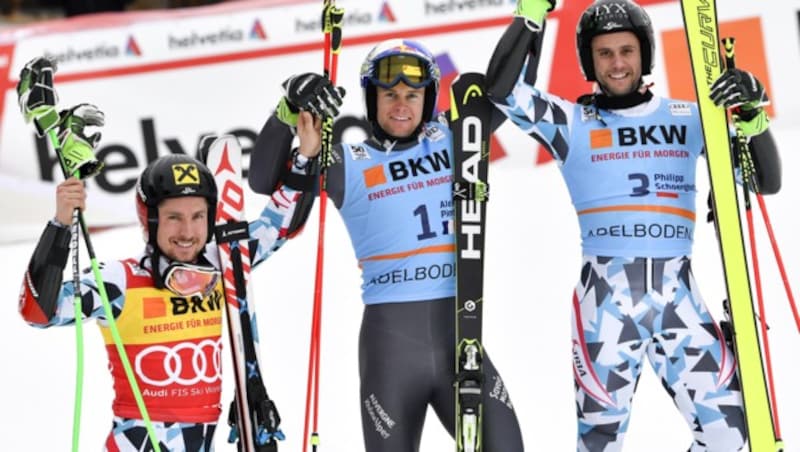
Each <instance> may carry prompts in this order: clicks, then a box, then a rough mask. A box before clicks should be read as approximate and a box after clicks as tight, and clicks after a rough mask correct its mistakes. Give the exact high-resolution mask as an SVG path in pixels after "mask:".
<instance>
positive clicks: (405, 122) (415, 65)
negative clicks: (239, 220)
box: [249, 39, 523, 452]
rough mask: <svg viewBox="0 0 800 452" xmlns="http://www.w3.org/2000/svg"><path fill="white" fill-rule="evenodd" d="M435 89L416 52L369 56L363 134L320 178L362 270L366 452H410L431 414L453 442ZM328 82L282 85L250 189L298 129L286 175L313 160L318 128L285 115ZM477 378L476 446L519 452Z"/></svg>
mask: <svg viewBox="0 0 800 452" xmlns="http://www.w3.org/2000/svg"><path fill="white" fill-rule="evenodd" d="M439 81H440V69H439V66H438V65H437V63H436V60H435V58H434V56H433V55H432V54H431V53H430V52H429V51H428V50H427V49H426V48H424V47H423V46H422V45H421V44H419V43H417V42H414V41H410V40H400V39H396V40H389V41H385V42H383V43H380V44H379V45H377V46H376V47H374V48H373V49H372V51H371V52H370V53H369V54H368V56H367V57H366V59H365V60H364V63H363V65H362V67H361V87H362V89H363V95H364V103H365V107H366V117H367V119H368V121H369V124H370V126H371V129H372V134H371V136H370V137H369V138H368V139H366V140H365V141H362V142H359V143H347V144H345V143H342V144H339V145H336V146H334V149H333V163H332V165H331V166H329V168H328V170H327V193H328V196H329V198H330V199H331V200H332V201H333V203H334V205H335V206H336V208H337V209H338V210H339V213H340V214H341V216H342V219H343V220H344V223H345V225H346V227H347V231H348V233H349V235H350V240H351V242H352V245H353V248H354V250H355V254H356V257H357V259H358V262H359V265H360V267H361V269H362V285H361V287H362V299H363V302H364V304H365V308H364V315H363V321H362V324H361V336H360V341H359V361H360V363H359V370H360V379H361V388H360V395H361V401H360V406H361V419H362V430H363V435H364V444H365V448H366V450H367V451H369V452H377V451H381V452H416V451H418V450H419V446H420V440H421V436H422V430H423V425H424V423H425V414H426V411H427V409H428V406H429V405H430V406H431V407H432V408H433V409H434V411H435V412H436V414H437V416H438V417H439V420H440V421H441V422H442V424H443V425H444V426H445V428H446V429H447V430H448V432H449V433H450V434H451V435H453V434H454V428H455V395H454V390H453V381H454V380H453V379H454V375H453V363H454V361H455V343H454V337H455V335H454V329H455V315H454V313H455V307H454V300H455V255H454V252H455V241H454V236H453V234H452V231H451V223H452V220H453V208H452V201H451V199H452V194H451V190H452V189H451V184H452V178H453V169H452V168H453V167H452V165H453V162H452V159H453V154H452V145H451V132H450V129H449V128H448V125H447V123H446V122H445V121H444V120H443V119H440V120H436V119H435V116H434V107H435V105H436V98H437V95H438V90H439ZM329 84H330V82H329V81H328V80H327V79H325V78H323V77H321V76H319V75H316V74H301V75H298V76H295V77H292V78H290V79H289V80H287V81H286V82H285V83H284V90H285V93H286V95H285V96H284V98H283V99H282V100H281V102H280V103H279V105H278V109H277V110H276V113H275V114H274V115H273V116H272V117H270V118H269V120H268V121H267V124H266V125H265V127H264V129H263V130H262V132H261V135H260V136H259V138H258V140H257V142H256V145H255V147H254V149H253V154H252V156H251V166H250V167H251V168H253V169H255V168H257V169H258V170H252V171H251V172H250V175H249V181H250V186H251V188H253V190H254V191H256V192H258V193H270V192H271V191H272V190H273V189H274V188H273V187H274V186H275V179H274V178H271V177H270V176H269V174H268V171H264V169H265V168H270V167H271V166H275V165H274V164H273V162H275V161H278V162H280V161H283V160H284V159H285V158H286V156H288V155H290V149H291V141H292V138H293V133H292V130H294V129H295V128H296V132H297V136H298V137H299V138H300V140H299V141H300V145H299V146H300V147H299V149H300V150H301V151H302V152H301V153H299V154H298V153H297V151H291V156H292V158H291V159H290V160H291V161H292V162H294V163H293V165H305V164H306V159H304V158H302V157H301V156H302V155H303V154H304V155H309V154H310V152H311V151H314V152H319V149H320V125H319V119H318V118H317V119H315V118H313V116H312V115H311V113H310V112H307V111H299V110H298V109H296V108H294V107H293V105H297V104H298V102H301V101H302V99H304V98H305V97H307V96H313V95H315V94H314V93H319V94H320V95H322V96H330V95H332V94H333V93H336V90H334V89H333V88H332V87H330V86H329ZM440 118H443V116H441V117H440ZM496 119H497V121H496V124H495V127H496V126H498V125H499V124H500V123H501V122H502V120H503V119H504V118H503V116H502V114H500V113H499V112H497V114H496ZM280 136H283V137H284V140H283V141H282V142H281V141H279V140H276V137H280ZM484 369H485V382H484V384H485V387H486V388H487V390H486V391H484V402H483V403H484V405H483V406H484V410H485V416H484V417H485V424H484V437H483V444H484V445H485V448H486V450H488V451H514V452H517V451H522V450H523V445H522V437H521V434H520V429H519V424H518V422H517V418H516V414H515V412H514V408H513V406H512V404H511V401H510V399H509V396H508V392H507V391H506V389H505V385H504V384H503V380H502V379H501V378H500V376H499V374H498V373H497V371H496V369H495V368H494V366H493V365H492V364H491V362H490V361H489V360H488V358H485V359H484Z"/></svg>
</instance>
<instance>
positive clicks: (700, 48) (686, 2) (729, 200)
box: [681, 0, 782, 452]
mask: <svg viewBox="0 0 800 452" xmlns="http://www.w3.org/2000/svg"><path fill="white" fill-rule="evenodd" d="M681 8H682V11H683V21H684V24H685V30H686V39H687V41H688V43H689V55H690V58H691V65H692V72H693V73H694V84H695V91H696V93H697V106H698V108H699V110H700V118H701V121H702V126H703V136H704V138H705V144H706V161H707V163H708V173H709V180H710V184H711V196H712V199H713V208H714V224H715V227H716V229H717V237H718V240H719V245H720V251H721V254H722V262H723V266H724V272H725V285H726V287H727V291H728V303H729V309H730V320H731V324H732V329H733V337H732V339H733V347H734V352H735V354H736V360H737V362H738V367H739V369H738V370H739V379H740V381H741V386H742V395H743V397H744V408H745V423H746V426H747V433H748V437H749V444H750V450H751V451H752V452H775V451H781V450H782V445H781V444H780V441H779V440H778V439H777V438H776V437H775V429H774V423H773V419H772V410H771V409H770V402H769V388H768V386H767V382H766V379H765V372H764V364H763V359H762V355H761V344H760V340H759V335H758V327H757V319H756V313H755V309H754V307H753V296H752V291H751V287H750V277H749V271H748V266H747V256H746V251H745V244H744V239H743V236H742V224H741V220H740V218H741V217H740V215H739V200H738V197H737V191H736V182H735V179H734V173H733V160H732V156H731V151H730V141H729V135H728V122H727V117H726V114H725V110H724V109H723V108H720V107H717V106H715V105H714V103H713V102H712V101H711V100H710V98H709V94H710V86H711V84H712V83H713V82H714V80H716V79H717V77H719V75H720V74H721V73H722V57H721V55H720V50H719V43H720V38H719V27H718V24H717V9H716V3H715V1H714V0H681Z"/></svg>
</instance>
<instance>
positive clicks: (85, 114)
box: [58, 104, 105, 179]
mask: <svg viewBox="0 0 800 452" xmlns="http://www.w3.org/2000/svg"><path fill="white" fill-rule="evenodd" d="M103 124H105V115H104V114H103V112H102V111H100V110H98V108H97V107H95V106H94V105H91V104H79V105H76V106H74V107H72V108H71V109H69V110H64V111H62V112H61V121H60V122H59V124H58V126H59V132H58V137H59V139H60V141H61V153H62V156H63V159H64V163H65V164H66V168H67V174H69V175H75V172H76V171H77V172H78V174H77V176H78V178H79V179H85V178H88V177H91V176H94V175H95V174H97V173H99V172H100V170H101V169H102V168H103V163H102V162H100V161H98V160H97V158H96V157H95V156H94V150H95V147H96V146H97V143H98V142H100V132H95V133H93V134H92V135H87V134H86V130H85V129H86V127H87V126H96V127H100V126H102V125H103Z"/></svg>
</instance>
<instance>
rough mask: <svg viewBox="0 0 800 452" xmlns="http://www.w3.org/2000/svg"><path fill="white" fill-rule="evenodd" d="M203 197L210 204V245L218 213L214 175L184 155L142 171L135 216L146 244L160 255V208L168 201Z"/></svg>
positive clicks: (167, 157)
mask: <svg viewBox="0 0 800 452" xmlns="http://www.w3.org/2000/svg"><path fill="white" fill-rule="evenodd" d="M183 196H202V197H203V198H206V201H208V236H207V237H206V243H208V242H209V241H211V237H212V235H213V231H214V222H215V221H216V212H217V184H216V182H215V181H214V175H213V174H211V171H209V169H208V168H207V167H206V166H205V165H204V164H203V163H201V162H200V161H199V160H197V159H195V158H193V157H190V156H188V155H185V154H170V155H165V156H162V157H159V158H158V159H156V160H154V161H153V162H152V163H150V164H149V165H147V168H145V169H144V171H142V174H141V176H139V180H138V181H137V183H136V213H137V215H138V216H139V223H140V224H141V226H142V230H143V232H144V236H145V240H146V241H147V243H148V244H149V245H151V246H152V247H153V251H156V252H157V251H158V244H157V241H156V237H157V236H158V235H157V234H158V206H159V204H161V201H163V200H165V199H167V198H180V197H183Z"/></svg>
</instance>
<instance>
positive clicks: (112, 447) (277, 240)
mask: <svg viewBox="0 0 800 452" xmlns="http://www.w3.org/2000/svg"><path fill="white" fill-rule="evenodd" d="M299 195H300V193H299V192H295V191H293V190H291V189H288V188H284V189H282V190H279V191H276V192H275V193H274V194H273V196H272V198H271V200H270V202H269V203H268V204H267V206H266V207H265V209H264V210H263V211H262V213H261V215H260V216H259V218H258V219H257V220H255V221H253V222H251V223H250V236H251V237H252V239H251V240H252V242H251V247H250V248H251V250H254V251H255V252H254V253H253V254H252V255H253V266H256V265H258V264H260V263H261V262H263V261H264V260H265V259H266V258H267V257H269V256H270V255H271V254H272V253H273V252H274V251H276V250H277V249H278V248H279V247H280V246H281V245H283V244H284V243H285V242H286V240H287V234H286V228H287V226H288V224H289V222H290V221H291V219H292V216H293V212H294V209H295V206H296V201H297V199H298V197H299ZM47 228H48V229H46V230H45V234H44V235H43V237H46V236H47V235H48V234H50V233H53V232H54V230H53V229H52V228H58V227H57V226H54V225H52V224H49V225H48V226H47ZM63 232H64V233H63V234H60V235H61V237H62V239H63V240H67V241H68V240H69V233H68V232H67V231H63ZM204 256H205V258H206V259H207V260H208V261H209V262H210V263H212V264H213V265H214V266H216V267H218V266H219V255H218V251H217V247H216V244H215V243H214V242H211V243H209V244H208V245H207V246H206V249H205V251H204ZM162 259H163V258H162ZM54 271H55V270H54ZM60 271H61V270H59V275H58V278H59V279H58V280H59V281H60ZM100 273H101V275H102V279H103V281H104V285H105V289H106V293H107V294H108V299H109V300H108V301H109V303H110V304H111V308H112V311H113V313H114V319H115V322H116V325H117V329H118V330H119V333H120V337H121V339H122V343H123V344H124V348H125V353H126V354H127V356H128V359H129V362H130V364H131V367H132V368H133V371H134V374H135V376H136V382H137V384H138V386H139V389H140V391H141V394H142V398H143V400H144V403H145V406H146V408H147V410H148V414H149V416H150V419H151V420H152V421H153V426H154V428H155V432H156V436H157V438H158V440H159V442H160V445H159V447H160V448H161V450H162V451H172V452H182V451H186V452H209V451H213V449H214V446H213V439H214V430H215V428H216V425H217V420H218V418H219V415H220V412H221V405H220V396H221V394H220V392H221V389H222V379H221V372H222V369H221V365H222V356H221V353H222V338H221V333H222V321H223V320H222V317H223V311H224V309H225V306H224V303H225V301H224V294H223V289H222V282H221V280H220V282H218V283H217V285H216V287H215V288H214V290H213V291H211V293H210V294H208V295H207V296H206V297H205V298H201V297H200V296H193V297H182V296H178V295H175V294H174V293H172V292H170V291H169V290H167V289H157V288H155V287H154V285H153V278H152V276H151V265H150V259H149V258H147V259H145V255H142V256H140V257H139V258H136V259H133V258H132V259H126V260H122V261H111V262H106V263H101V264H100ZM80 295H81V300H82V304H83V309H82V310H83V316H84V319H85V320H86V319H92V318H93V319H97V323H98V326H99V327H100V331H101V333H102V335H103V339H104V342H105V344H106V350H107V352H108V359H109V370H110V371H111V376H112V380H113V386H114V393H115V398H114V402H113V405H112V411H113V413H114V419H113V425H112V430H111V432H110V434H109V436H108V438H107V440H106V443H105V445H104V446H105V447H104V450H107V451H110V452H116V451H142V450H152V445H151V444H150V440H149V438H148V436H147V432H146V429H145V424H144V422H143V421H142V419H141V415H140V413H139V409H138V407H137V404H136V401H135V399H134V396H133V393H132V391H131V389H130V386H129V383H128V380H127V376H126V374H125V370H124V369H123V366H122V362H121V360H120V356H119V354H118V352H117V349H116V346H115V344H114V341H113V338H112V336H111V332H110V330H109V328H108V322H107V320H106V314H105V311H104V309H103V306H102V301H101V299H100V295H99V292H98V289H97V283H96V282H95V279H94V277H93V275H92V273H91V271H90V270H85V271H84V272H83V277H82V279H81V283H80ZM73 296H74V286H73V283H72V281H67V282H64V283H62V284H61V287H60V291H59V293H58V300H57V305H56V306H57V307H56V311H55V315H54V316H52V317H51V318H47V316H46V315H45V314H44V313H43V311H42V310H41V307H40V305H39V301H37V298H38V294H37V292H36V289H35V288H34V287H33V286H32V284H30V283H29V277H28V275H27V274H26V278H25V281H24V282H23V289H22V293H21V296H20V305H19V309H20V313H21V314H22V316H23V318H24V319H25V320H26V321H27V322H28V323H29V324H31V325H32V326H35V327H39V328H47V327H50V326H63V325H72V324H74V323H75V319H76V313H75V311H74V304H73Z"/></svg>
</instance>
